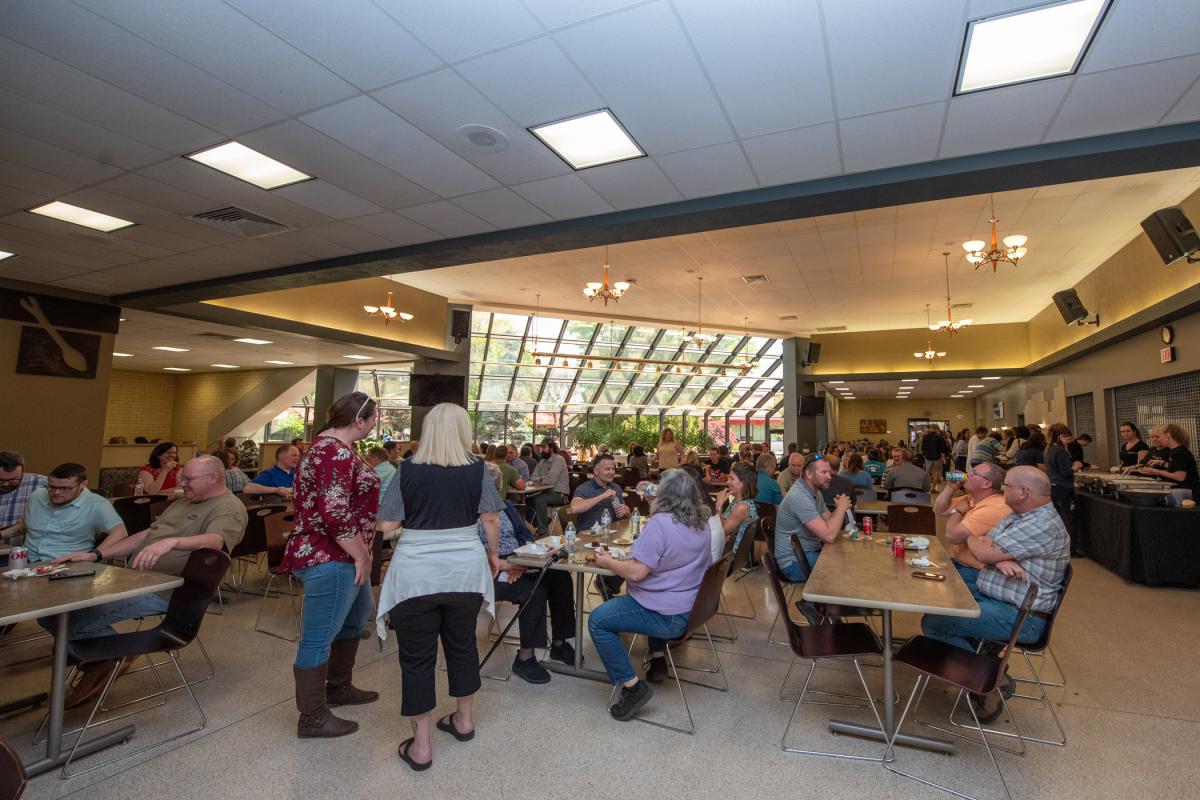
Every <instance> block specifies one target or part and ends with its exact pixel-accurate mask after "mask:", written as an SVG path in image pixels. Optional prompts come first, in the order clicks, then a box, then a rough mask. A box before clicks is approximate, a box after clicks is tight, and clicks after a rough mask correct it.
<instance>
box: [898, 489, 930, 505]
mask: <svg viewBox="0 0 1200 800" xmlns="http://www.w3.org/2000/svg"><path fill="white" fill-rule="evenodd" d="M891 499H892V500H893V501H895V502H900V503H918V504H924V505H929V503H930V500H929V492H916V491H913V490H912V489H892V497H891Z"/></svg>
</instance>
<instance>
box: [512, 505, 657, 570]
mask: <svg viewBox="0 0 1200 800" xmlns="http://www.w3.org/2000/svg"><path fill="white" fill-rule="evenodd" d="M643 524H645V521H643ZM629 525H630V521H629V518H628V517H624V518H622V519H617V520H613V522H612V524H611V525H609V528H611V529H612V532H611V533H610V534H609V540H608V544H609V545H611V546H612V547H619V548H622V549H624V550H626V552H628V550H629V548H631V547H633V544H632V543H630V544H615V543H614V542H613V540H615V539H620V538H621V537H623V536H627V535H628V534H629ZM597 541H600V537H596V536H593V535H592V534H591V529H590V528H585V529H584V530H582V531H579V532H578V533H577V534H576V535H575V547H576V548H581V547H583V546H584V545H587V544H592V543H594V542H597ZM508 560H509V561H510V562H511V563H513V564H517V565H520V566H523V567H533V568H537V567H543V566H545V565H546V560H547V556H523V555H514V556H511V557H510V558H509V559H508ZM552 569H558V570H566V571H568V572H590V573H593V574H596V575H612V574H613V573H612V572H610V571H609V570H606V569H602V568H601V567H597V566H596V564H595V562H587V563H584V564H573V563H571V561H570V560H566V561H559V562H556V563H555V564H554V566H553V567H552Z"/></svg>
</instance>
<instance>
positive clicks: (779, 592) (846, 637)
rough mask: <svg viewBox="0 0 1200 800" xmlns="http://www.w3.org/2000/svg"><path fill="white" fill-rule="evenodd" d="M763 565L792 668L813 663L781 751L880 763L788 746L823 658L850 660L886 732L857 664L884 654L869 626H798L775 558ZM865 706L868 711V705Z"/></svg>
mask: <svg viewBox="0 0 1200 800" xmlns="http://www.w3.org/2000/svg"><path fill="white" fill-rule="evenodd" d="M763 564H764V565H765V566H766V569H767V583H768V584H770V586H771V591H772V593H774V595H775V602H776V603H778V604H779V608H780V609H781V610H783V614H782V616H783V620H784V627H785V628H786V629H787V634H788V645H789V646H790V647H791V648H792V665H793V666H794V665H795V663H796V659H798V658H803V659H807V660H811V661H812V664H811V665H810V666H809V668H808V675H807V676H806V677H805V679H804V688H802V689H801V690H800V696H799V697H797V698H796V705H795V706H794V707H793V708H792V713H791V716H789V717H788V721H787V726H786V727H785V728H784V729H783V735H782V736H781V737H779V749H780V750H783V751H784V752H787V753H803V754H805V755H812V756H828V757H830V758H847V759H851V760H854V761H880V760H881V758H874V757H871V756H859V755H851V754H849V753H832V752H825V751H820V750H805V749H802V748H797V747H788V746H787V736H788V731H790V730H791V728H792V722H793V721H794V720H795V719H796V712H797V711H799V710H800V704H801V703H804V702H805V699H804V698H805V695H807V694H808V691H809V688H808V687H809V684H810V683H811V682H812V678H813V673H814V672H815V671H816V669H817V662H818V661H819V660H821V659H828V658H842V659H844V658H849V659H850V660H851V662H852V663H853V664H854V671H855V673H857V674H858V681H859V683H860V684H861V685H862V687H863V697H862V699H864V700H866V705H869V706H870V707H871V711H872V713H873V714H874V715H875V721H876V722H877V723H878V724H879V728H880V730H883V721H882V720H881V719H880V718H879V710H878V709H877V708H876V706H875V702H874V701H873V700H872V699H871V689H870V687H868V686H867V680H866V678H865V677H864V676H863V672H862V665H861V664H859V662H858V659H859V658H861V657H863V656H869V655H881V653H882V651H881V650H880V648H879V641H878V640H877V639H876V638H875V634H874V632H873V631H872V630H871V629H870V627H868V626H867V625H865V624H863V623H861V622H838V623H834V624H830V625H798V624H796V622H795V621H794V620H793V619H792V617H791V614H789V613H787V611H786V609H787V607H788V599H787V597H786V596H785V592H784V588H783V578H782V575H781V573H780V571H779V564H778V563H776V561H775V556H774V555H773V554H771V553H769V552H768V553H766V554H764V555H763ZM788 674H789V675H790V674H791V667H789V668H788ZM784 683H787V677H784ZM863 707H864V708H865V707H866V706H863Z"/></svg>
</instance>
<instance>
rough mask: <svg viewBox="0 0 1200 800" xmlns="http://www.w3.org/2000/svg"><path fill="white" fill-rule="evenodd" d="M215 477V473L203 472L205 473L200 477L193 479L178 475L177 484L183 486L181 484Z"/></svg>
mask: <svg viewBox="0 0 1200 800" xmlns="http://www.w3.org/2000/svg"><path fill="white" fill-rule="evenodd" d="M216 477H217V474H216V473H215V472H205V473H202V474H200V475H196V476H194V477H191V478H189V477H188V476H187V475H180V476H179V482H180V483H181V484H183V483H195V482H196V481H198V480H200V479H201V478H216Z"/></svg>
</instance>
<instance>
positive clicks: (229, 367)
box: [209, 364, 238, 369]
mask: <svg viewBox="0 0 1200 800" xmlns="http://www.w3.org/2000/svg"><path fill="white" fill-rule="evenodd" d="M209 366H210V367H220V368H221V369H238V365H237V364H209Z"/></svg>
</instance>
